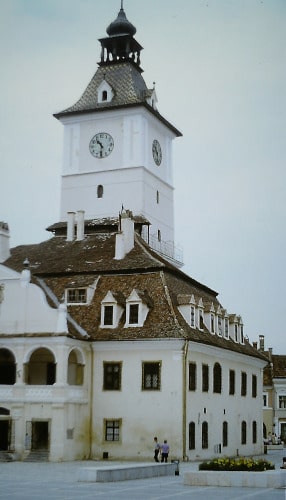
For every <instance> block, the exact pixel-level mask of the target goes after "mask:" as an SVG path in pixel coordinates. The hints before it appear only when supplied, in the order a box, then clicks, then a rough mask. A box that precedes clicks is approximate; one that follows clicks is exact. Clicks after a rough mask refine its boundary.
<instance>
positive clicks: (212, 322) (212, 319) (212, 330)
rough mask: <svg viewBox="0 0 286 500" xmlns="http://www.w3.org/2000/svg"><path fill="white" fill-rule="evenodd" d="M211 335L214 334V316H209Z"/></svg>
mask: <svg viewBox="0 0 286 500" xmlns="http://www.w3.org/2000/svg"><path fill="white" fill-rule="evenodd" d="M211 333H215V317H214V314H213V313H212V314H211Z"/></svg>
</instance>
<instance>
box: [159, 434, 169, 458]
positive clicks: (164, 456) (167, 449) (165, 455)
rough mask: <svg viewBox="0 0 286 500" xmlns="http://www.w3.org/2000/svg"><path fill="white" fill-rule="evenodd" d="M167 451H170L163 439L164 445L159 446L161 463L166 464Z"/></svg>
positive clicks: (165, 440)
mask: <svg viewBox="0 0 286 500" xmlns="http://www.w3.org/2000/svg"><path fill="white" fill-rule="evenodd" d="M169 451H170V446H169V445H168V443H167V439H164V443H163V444H162V446H161V452H162V458H161V462H166V463H167V462H168V456H169Z"/></svg>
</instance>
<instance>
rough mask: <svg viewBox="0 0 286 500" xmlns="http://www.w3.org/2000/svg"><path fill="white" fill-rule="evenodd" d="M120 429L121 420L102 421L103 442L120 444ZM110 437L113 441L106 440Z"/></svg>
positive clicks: (107, 419) (108, 419) (109, 419)
mask: <svg viewBox="0 0 286 500" xmlns="http://www.w3.org/2000/svg"><path fill="white" fill-rule="evenodd" d="M121 427H122V419H120V418H117V419H115V418H114V419H112V418H106V419H104V441H105V442H106V443H120V442H121ZM108 436H111V437H112V438H113V439H108Z"/></svg>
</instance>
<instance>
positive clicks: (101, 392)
mask: <svg viewBox="0 0 286 500" xmlns="http://www.w3.org/2000/svg"><path fill="white" fill-rule="evenodd" d="M135 31H136V30H135V28H134V26H133V25H132V24H131V23H130V22H129V21H128V20H127V18H126V15H125V12H124V10H123V8H122V7H121V9H120V12H119V14H118V16H117V18H116V20H115V21H114V22H113V23H111V24H110V25H109V27H108V28H107V34H108V37H106V38H102V39H100V43H101V49H102V53H101V60H100V62H99V66H98V69H97V71H96V73H95V75H94V77H93V78H92V80H91V82H90V84H89V85H88V87H87V89H86V90H85V92H84V93H83V95H82V97H81V98H80V99H79V101H78V102H77V103H76V104H75V105H74V106H71V107H70V108H68V109H67V110H64V111H62V112H60V113H57V114H56V115H55V116H56V118H57V119H59V120H60V121H61V122H62V123H63V125H64V160H63V172H62V191H61V216H60V221H59V222H57V223H55V224H53V225H52V226H50V227H49V228H48V231H49V232H51V233H52V237H51V238H50V239H48V240H46V241H44V242H42V243H40V244H36V245H28V246H18V247H16V248H13V249H11V250H10V248H9V245H8V242H9V228H8V226H7V224H2V225H1V230H0V262H1V265H0V431H1V432H0V435H1V441H0V449H1V450H2V452H4V453H6V454H7V453H8V454H9V455H10V456H14V457H17V458H20V459H32V457H33V456H34V457H36V459H39V457H40V456H42V457H45V458H46V459H49V460H51V461H61V460H76V459H89V458H90V459H95V458H97V459H98V458H102V457H109V458H116V459H137V460H140V459H142V460H146V459H152V457H153V437H154V436H155V435H157V436H158V437H159V440H163V439H167V440H168V443H169V444H170V448H171V452H170V456H171V458H179V459H184V460H188V459H189V460H196V459H204V458H209V457H212V456H214V455H216V454H217V455H220V454H221V455H237V454H243V455H252V454H259V453H261V451H262V449H263V448H262V446H263V439H262V423H263V422H262V410H261V400H262V376H263V368H264V366H265V365H266V363H267V359H266V358H265V356H264V354H263V353H261V352H260V351H259V350H257V349H256V348H255V347H253V346H252V345H251V344H250V342H249V341H248V339H246V338H245V337H244V334H243V322H242V318H241V317H240V316H239V315H236V314H229V313H228V312H227V310H226V309H225V308H224V307H223V305H222V304H221V303H220V302H219V300H218V294H217V292H215V291H214V290H212V289H210V288H209V287H207V286H206V285H204V284H202V283H199V282H197V281H196V280H194V279H193V278H191V277H190V276H187V275H186V274H184V273H183V272H182V271H181V270H180V265H181V261H180V260H178V259H177V258H176V254H175V251H174V249H175V246H174V223H173V210H174V207H173V184H172V141H173V139H174V138H175V137H178V136H179V135H180V132H179V131H178V130H177V129H176V128H175V127H174V126H173V125H171V124H170V123H169V122H168V121H167V120H165V119H164V118H163V116H162V115H161V114H160V113H159V112H158V110H157V97H156V93H155V89H154V88H152V89H148V88H147V86H146V84H145V82H144V80H143V78H142V70H141V67H140V52H141V49H142V47H141V46H140V45H139V43H138V42H137V41H136V40H135V38H134V34H135ZM131 210H132V212H131ZM154 241H155V243H154Z"/></svg>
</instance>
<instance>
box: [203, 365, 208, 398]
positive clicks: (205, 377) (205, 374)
mask: <svg viewBox="0 0 286 500" xmlns="http://www.w3.org/2000/svg"><path fill="white" fill-rule="evenodd" d="M208 390H209V367H208V365H202V391H203V392H208Z"/></svg>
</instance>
